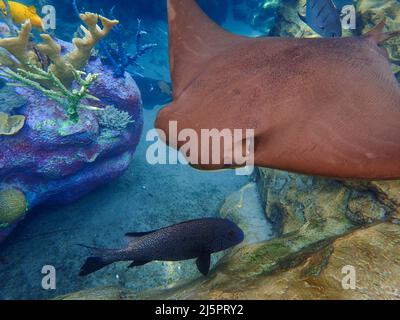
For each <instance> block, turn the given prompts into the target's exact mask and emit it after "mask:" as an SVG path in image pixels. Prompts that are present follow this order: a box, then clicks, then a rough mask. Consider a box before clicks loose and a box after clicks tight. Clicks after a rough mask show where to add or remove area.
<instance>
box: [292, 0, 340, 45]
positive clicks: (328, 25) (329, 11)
mask: <svg viewBox="0 0 400 320" xmlns="http://www.w3.org/2000/svg"><path fill="white" fill-rule="evenodd" d="M306 6H307V10H306V16H305V17H304V16H302V15H301V14H300V13H299V17H300V19H301V20H303V22H304V23H306V24H307V25H308V26H309V27H310V28H311V29H313V30H314V31H315V32H316V33H318V34H319V35H321V36H322V37H326V38H333V37H341V36H342V23H341V20H340V15H339V12H338V11H337V9H336V7H335V5H334V4H333V2H332V0H307V4H306Z"/></svg>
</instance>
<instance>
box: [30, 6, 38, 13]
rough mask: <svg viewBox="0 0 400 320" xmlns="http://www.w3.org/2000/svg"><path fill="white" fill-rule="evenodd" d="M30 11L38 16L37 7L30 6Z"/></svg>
mask: <svg viewBox="0 0 400 320" xmlns="http://www.w3.org/2000/svg"><path fill="white" fill-rule="evenodd" d="M28 10H29V11H30V12H31V13H33V14H36V13H37V12H36V7H35V6H30V7H28Z"/></svg>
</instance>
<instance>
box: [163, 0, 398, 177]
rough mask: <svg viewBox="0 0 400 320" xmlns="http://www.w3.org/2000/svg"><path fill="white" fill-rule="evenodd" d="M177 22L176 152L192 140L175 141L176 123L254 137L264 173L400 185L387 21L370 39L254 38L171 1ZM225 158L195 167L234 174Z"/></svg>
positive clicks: (191, 5) (171, 116) (170, 112)
mask: <svg viewBox="0 0 400 320" xmlns="http://www.w3.org/2000/svg"><path fill="white" fill-rule="evenodd" d="M168 15H169V28H170V30H169V31H170V43H169V45H170V67H171V76H172V80H173V96H174V101H173V103H172V104H171V105H169V106H167V107H166V108H164V109H162V110H161V111H160V113H159V115H158V118H157V121H156V127H157V128H158V129H161V130H163V131H164V132H165V133H166V135H167V136H166V142H167V143H168V144H170V145H171V146H172V147H174V148H178V149H179V148H180V147H181V146H182V145H184V142H179V141H178V142H177V141H176V139H172V137H171V136H169V134H168V131H169V130H168V128H169V126H170V123H171V121H176V122H177V126H178V132H181V131H182V130H184V129H192V130H194V131H196V132H197V133H198V134H199V136H201V133H200V132H201V130H202V129H218V130H224V129H230V130H234V129H242V130H245V129H254V132H255V137H254V139H255V140H254V154H252V156H253V158H254V162H255V165H256V166H260V167H268V168H276V169H281V170H286V171H291V172H297V173H303V174H310V175H316V176H325V177H333V178H339V179H368V180H386V179H398V178H400V88H399V84H398V82H397V80H396V78H395V77H394V75H393V72H392V70H391V67H390V63H389V61H388V55H387V52H386V50H385V49H383V48H382V47H381V46H380V44H382V43H383V42H384V41H385V40H387V39H388V38H390V37H392V36H395V35H398V32H391V33H384V32H383V28H384V21H383V22H382V23H380V24H379V25H378V26H376V27H375V28H374V29H373V30H372V31H371V32H369V33H368V34H366V35H364V36H360V37H351V38H333V39H322V38H321V39H295V38H258V39H251V38H246V37H240V36H236V35H233V34H230V33H228V32H226V31H224V30H223V29H221V28H220V27H219V26H217V25H216V24H215V23H213V22H212V21H211V20H210V19H209V18H208V17H207V16H206V15H205V14H204V13H203V12H202V11H201V9H200V8H199V7H198V6H197V4H196V3H195V1H193V0H169V1H168ZM240 143H243V141H235V140H234V141H233V142H232V146H229V145H227V143H223V142H222V143H221V146H222V147H221V148H222V149H224V150H231V149H232V147H233V146H234V145H235V144H240ZM200 145H202V144H201V143H200ZM205 145H206V144H205ZM223 157H224V155H223V153H222V156H221V161H220V164H212V165H211V164H209V163H208V162H207V163H202V162H201V159H199V161H197V163H196V164H195V167H197V168H199V169H205V170H209V169H221V168H226V167H227V165H226V164H225V163H224V159H223ZM190 159H191V160H193V158H190ZM241 165H243V163H233V164H231V165H228V167H232V168H235V167H238V166H241Z"/></svg>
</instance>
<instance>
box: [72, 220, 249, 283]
mask: <svg viewBox="0 0 400 320" xmlns="http://www.w3.org/2000/svg"><path fill="white" fill-rule="evenodd" d="M125 237H126V239H127V241H128V245H127V247H125V248H122V249H98V248H91V247H87V246H83V247H85V248H88V249H89V251H90V253H91V254H92V255H93V256H92V257H89V258H88V259H87V260H86V262H85V264H84V265H83V266H82V268H81V271H80V273H79V275H80V276H86V275H89V274H91V273H93V272H96V271H97V270H100V269H102V268H104V267H105V266H107V265H109V264H111V263H114V262H118V261H132V263H131V264H130V265H129V268H132V267H136V266H142V265H144V264H146V263H149V262H151V261H181V260H189V259H194V258H197V260H196V265H197V268H198V269H199V271H200V272H201V273H202V274H203V275H207V274H208V272H209V270H210V259H211V254H212V253H215V252H219V251H223V250H226V249H229V248H231V247H233V246H236V245H238V244H239V243H241V242H242V241H243V238H244V234H243V231H242V230H241V229H240V228H239V227H238V226H237V225H236V224H234V223H233V222H231V221H229V220H227V219H217V218H205V219H198V220H191V221H187V222H183V223H179V224H176V225H172V226H169V227H166V228H162V229H159V230H155V231H150V232H142V233H128V234H126V235H125ZM81 246H82V245H81Z"/></svg>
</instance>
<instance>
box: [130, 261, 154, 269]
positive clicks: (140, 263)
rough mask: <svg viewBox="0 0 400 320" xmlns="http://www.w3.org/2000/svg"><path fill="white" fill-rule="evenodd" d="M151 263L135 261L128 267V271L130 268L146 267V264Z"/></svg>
mask: <svg viewBox="0 0 400 320" xmlns="http://www.w3.org/2000/svg"><path fill="white" fill-rule="evenodd" d="M149 262H151V261H143V260H142V261H140V260H138V261H133V262H132V263H131V264H130V265H129V266H128V269H130V268H133V267H139V266H143V265H145V264H147V263H149Z"/></svg>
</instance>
